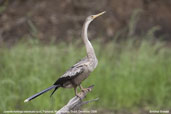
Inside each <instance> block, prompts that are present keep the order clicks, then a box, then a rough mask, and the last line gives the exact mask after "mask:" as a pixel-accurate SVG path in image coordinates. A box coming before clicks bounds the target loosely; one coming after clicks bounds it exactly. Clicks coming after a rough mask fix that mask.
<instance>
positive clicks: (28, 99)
mask: <svg viewBox="0 0 171 114" xmlns="http://www.w3.org/2000/svg"><path fill="white" fill-rule="evenodd" d="M58 87H59V85H52V86H50V87H48V88H47V89H45V90H43V91H41V92H39V93H37V94H35V95H33V96H31V97H29V98H27V99H26V100H25V101H24V102H28V101H31V100H32V99H35V98H36V97H38V96H40V95H41V94H43V93H45V92H47V91H49V90H51V89H53V88H55V89H56V88H58Z"/></svg>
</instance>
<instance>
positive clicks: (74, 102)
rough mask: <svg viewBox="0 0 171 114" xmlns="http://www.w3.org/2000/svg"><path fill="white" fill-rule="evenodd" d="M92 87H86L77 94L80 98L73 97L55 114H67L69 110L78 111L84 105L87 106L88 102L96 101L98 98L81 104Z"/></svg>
mask: <svg viewBox="0 0 171 114" xmlns="http://www.w3.org/2000/svg"><path fill="white" fill-rule="evenodd" d="M93 87H94V85H92V86H90V87H88V88H87V90H86V91H81V92H80V93H79V94H80V98H79V97H78V96H75V97H73V98H72V99H71V100H70V101H69V102H68V103H67V104H66V105H65V106H64V107H62V108H61V109H60V110H58V111H57V112H56V114H66V113H69V112H70V111H71V110H76V109H79V108H80V107H81V106H82V105H84V104H88V103H89V102H93V101H97V100H98V98H96V99H93V100H90V101H85V102H83V99H84V98H85V96H86V95H87V93H88V92H90V91H91V90H92V88H93Z"/></svg>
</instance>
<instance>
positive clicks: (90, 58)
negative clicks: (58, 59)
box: [24, 11, 105, 102]
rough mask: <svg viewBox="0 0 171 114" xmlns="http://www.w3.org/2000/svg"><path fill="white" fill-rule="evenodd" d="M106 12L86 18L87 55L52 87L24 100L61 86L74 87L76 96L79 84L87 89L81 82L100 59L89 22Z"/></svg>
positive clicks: (84, 34)
mask: <svg viewBox="0 0 171 114" xmlns="http://www.w3.org/2000/svg"><path fill="white" fill-rule="evenodd" d="M104 13H105V11H104V12H101V13H99V14H96V15H91V16H88V17H87V18H86V20H85V23H84V25H83V28H82V38H83V41H84V44H85V47H86V51H87V56H86V57H85V58H83V59H82V60H81V61H79V62H78V63H76V64H75V65H73V66H72V67H71V68H70V69H69V70H67V71H66V72H65V74H63V75H62V76H61V77H60V78H59V79H58V80H57V81H56V82H55V83H54V84H53V85H52V86H51V87H49V88H47V89H45V90H43V91H41V92H39V93H37V94H35V95H33V96H31V97H29V98H27V99H26V100H25V101H24V102H28V101H31V100H32V99H34V98H36V97H38V96H39V95H41V94H43V93H45V92H47V91H49V90H51V89H53V88H54V91H53V92H52V94H51V96H52V95H53V93H54V92H55V91H56V90H57V89H58V88H59V87H62V88H74V91H75V94H76V96H78V97H79V94H78V93H77V87H78V86H79V87H80V89H81V90H82V91H84V90H85V89H84V88H83V87H82V86H81V82H82V81H83V80H85V79H86V78H87V77H88V76H89V74H90V73H91V72H92V71H93V70H94V69H95V68H96V66H97V64H98V60H97V58H96V54H95V52H94V48H93V46H92V44H91V43H90V41H89V40H88V35H87V29H88V26H89V24H90V23H91V22H92V21H93V20H94V19H95V18H96V17H98V16H100V15H102V14H104Z"/></svg>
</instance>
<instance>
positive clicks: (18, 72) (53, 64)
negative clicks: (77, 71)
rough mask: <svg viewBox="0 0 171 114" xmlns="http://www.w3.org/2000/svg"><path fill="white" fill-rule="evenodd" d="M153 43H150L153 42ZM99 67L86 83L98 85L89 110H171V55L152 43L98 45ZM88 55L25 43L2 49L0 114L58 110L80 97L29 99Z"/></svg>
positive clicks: (67, 92)
mask: <svg viewBox="0 0 171 114" xmlns="http://www.w3.org/2000/svg"><path fill="white" fill-rule="evenodd" d="M147 39H148V38H147ZM93 46H94V47H95V50H96V54H97V58H98V60H99V64H98V67H97V68H96V70H95V71H94V72H93V73H91V75H90V76H89V78H88V79H87V80H86V81H84V82H83V86H84V87H88V86H89V85H92V84H94V85H95V87H94V89H93V91H92V92H91V93H90V94H88V96H87V98H86V100H90V99H93V98H96V97H99V98H100V99H99V101H97V102H94V103H90V104H88V105H86V106H85V107H84V108H94V109H99V110H101V109H102V110H103V109H104V110H129V111H130V112H131V111H134V110H141V109H144V110H147V111H148V110H150V109H171V108H170V107H171V102H170V101H171V86H170V85H171V52H170V51H169V50H170V49H169V48H165V47H163V44H162V43H161V42H156V43H153V42H152V41H151V40H142V41H141V42H137V41H136V40H128V41H125V42H121V43H117V42H115V41H112V42H110V43H108V44H105V45H102V43H100V41H97V40H96V41H94V42H93ZM85 55H86V53H85V48H84V46H83V44H81V45H80V44H79V45H78V44H77V43H74V44H69V45H68V44H65V43H59V44H56V45H54V44H51V45H48V46H45V45H42V44H40V43H34V42H33V43H23V42H20V43H18V44H17V45H15V46H14V47H12V48H5V47H4V48H0V101H1V102H0V109H1V110H2V111H4V110H57V109H59V108H61V107H62V106H63V105H64V104H66V103H67V102H68V100H69V99H70V98H72V97H73V96H74V90H73V89H59V90H57V92H56V93H55V94H54V95H53V98H50V97H49V96H50V93H51V92H48V93H46V94H44V95H42V96H40V97H38V98H37V99H35V100H33V101H32V102H29V103H24V102H23V101H24V99H26V98H27V97H29V96H31V95H33V94H35V93H37V92H39V91H41V90H43V89H45V88H47V87H49V86H51V85H52V84H53V83H54V82H55V81H56V79H57V78H58V77H60V76H61V75H62V74H63V73H64V72H65V71H66V70H67V69H68V68H69V67H70V66H72V65H73V64H74V63H76V62H77V61H78V60H80V59H81V58H82V57H84V56H85Z"/></svg>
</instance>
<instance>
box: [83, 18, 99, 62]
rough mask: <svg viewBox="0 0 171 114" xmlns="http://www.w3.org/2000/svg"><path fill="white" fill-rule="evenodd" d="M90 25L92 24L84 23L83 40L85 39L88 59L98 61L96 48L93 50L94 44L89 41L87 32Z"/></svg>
mask: <svg viewBox="0 0 171 114" xmlns="http://www.w3.org/2000/svg"><path fill="white" fill-rule="evenodd" d="M89 24H90V22H87V21H86V22H85V23H84V25H83V29H82V38H83V41H84V44H85V46H86V51H87V56H88V58H89V59H96V54H95V52H94V48H93V46H92V44H91V43H90V41H89V40H88V35H87V31H88V26H89Z"/></svg>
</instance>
